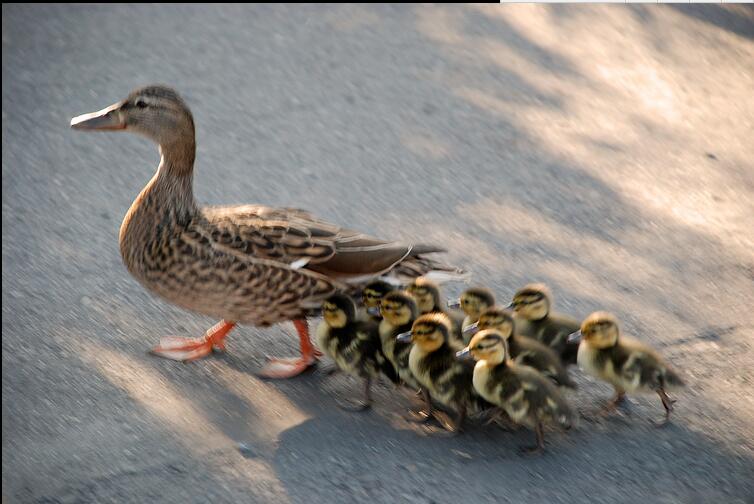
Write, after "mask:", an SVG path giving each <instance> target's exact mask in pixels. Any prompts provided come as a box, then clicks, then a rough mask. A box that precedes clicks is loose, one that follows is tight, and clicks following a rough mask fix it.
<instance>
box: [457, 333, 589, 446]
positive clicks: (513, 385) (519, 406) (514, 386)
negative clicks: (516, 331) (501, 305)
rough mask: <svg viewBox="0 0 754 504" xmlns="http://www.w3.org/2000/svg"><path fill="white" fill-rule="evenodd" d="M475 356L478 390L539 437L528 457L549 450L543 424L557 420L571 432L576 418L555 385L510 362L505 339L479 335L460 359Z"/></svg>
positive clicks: (537, 374) (474, 379)
mask: <svg viewBox="0 0 754 504" xmlns="http://www.w3.org/2000/svg"><path fill="white" fill-rule="evenodd" d="M468 354H471V356H472V357H473V358H474V359H475V360H476V361H477V363H476V366H474V375H473V384H474V390H475V391H476V392H477V393H478V394H479V395H480V396H482V397H483V398H484V399H486V400H487V401H489V402H490V403H492V404H495V405H497V406H499V407H501V408H503V410H505V412H506V413H507V414H508V416H509V417H510V418H511V419H512V420H513V421H514V422H516V423H519V424H521V425H524V426H525V427H528V428H529V429H532V430H534V431H535V432H536V434H537V445H536V446H533V447H526V448H523V451H525V452H527V453H542V452H544V449H545V439H544V431H543V428H542V423H543V422H544V421H545V420H553V421H555V422H557V423H558V424H560V425H561V426H563V427H564V428H566V429H567V428H570V427H571V426H572V425H573V423H574V421H575V415H574V411H573V409H572V408H571V407H570V405H569V404H568V403H567V402H566V401H565V399H563V397H562V396H561V395H560V392H559V391H558V389H557V388H556V387H555V385H553V384H552V382H550V380H548V379H547V378H545V377H544V376H543V375H542V374H541V373H539V372H538V371H536V370H535V369H533V368H531V367H529V366H520V365H518V364H516V363H515V362H512V361H511V360H510V359H509V358H508V350H507V348H506V344H505V337H504V336H503V335H502V334H501V333H500V332H499V331H496V330H494V329H486V330H484V331H480V332H478V333H477V334H476V335H474V337H473V338H471V343H469V346H467V347H466V348H465V349H463V350H462V351H460V352H458V356H459V357H465V356H466V355H468Z"/></svg>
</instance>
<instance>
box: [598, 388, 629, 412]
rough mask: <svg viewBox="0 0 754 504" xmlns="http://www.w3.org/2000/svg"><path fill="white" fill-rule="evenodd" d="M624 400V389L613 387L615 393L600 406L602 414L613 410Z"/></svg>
mask: <svg viewBox="0 0 754 504" xmlns="http://www.w3.org/2000/svg"><path fill="white" fill-rule="evenodd" d="M625 400H626V391H625V390H623V389H618V388H616V389H615V395H614V396H613V398H612V399H610V401H609V402H608V403H607V404H606V405H605V407H604V408H602V414H603V415H608V414H610V413H612V412H614V411H615V410H616V409H617V408H618V407H619V406H620V405H621V404H623V403H624V402H625Z"/></svg>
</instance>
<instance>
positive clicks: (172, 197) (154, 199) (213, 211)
mask: <svg viewBox="0 0 754 504" xmlns="http://www.w3.org/2000/svg"><path fill="white" fill-rule="evenodd" d="M71 127H72V128H74V129H78V130H125V131H132V132H135V133H140V134H142V135H145V136H146V137H148V138H150V139H151V140H153V141H155V142H156V143H157V144H159V147H160V154H161V160H160V165H159V167H158V168H157V173H156V174H155V175H154V177H153V178H152V180H150V181H149V183H148V184H147V185H146V187H145V188H144V189H143V190H142V191H141V193H140V194H139V195H138V196H137V198H136V200H135V201H134V202H133V204H132V205H131V208H130V209H129V210H128V213H127V214H126V217H125V219H124V220H123V224H122V225H121V228H120V236H119V241H120V251H121V255H122V257H123V261H124V263H125V264H126V267H127V268H128V271H129V272H130V273H131V274H132V275H133V276H134V277H135V278H136V279H137V280H138V281H139V282H140V283H141V284H142V285H143V286H144V287H146V288H147V289H148V290H149V291H151V292H153V293H155V294H157V295H159V296H161V297H162V298H164V299H166V300H168V301H170V302H172V303H174V304H176V305H178V306H181V307H183V308H186V309H189V310H192V311H195V312H198V313H202V314H205V315H209V316H212V317H217V318H220V319H222V322H220V323H219V324H217V325H216V326H214V327H213V328H211V329H210V330H208V331H207V332H206V334H205V335H204V336H203V337H201V338H176V337H172V338H163V339H162V340H161V341H160V344H159V345H158V346H157V347H156V348H155V349H154V353H156V354H157V355H160V356H162V357H167V358H170V359H175V360H182V361H188V360H193V359H197V358H200V357H203V356H206V355H207V354H209V353H210V352H211V351H212V350H213V348H217V349H224V339H225V337H226V335H227V334H228V332H229V331H230V330H231V329H232V328H233V327H234V325H235V324H236V323H247V324H252V325H257V326H270V325H272V324H275V323H278V322H283V321H289V320H290V321H293V322H294V325H295V327H296V329H297V332H298V335H299V339H300V345H301V356H300V357H297V358H290V359H271V361H270V362H269V363H268V365H267V366H265V369H264V370H263V371H262V373H261V374H262V375H263V376H267V377H275V378H283V377H290V376H295V375H297V374H299V373H301V372H302V371H304V370H305V369H306V368H307V367H308V366H310V365H312V364H313V363H314V362H315V361H316V359H317V357H318V356H319V355H320V354H319V352H318V351H317V350H315V348H314V347H313V346H312V344H311V342H310V339H309V331H308V324H307V322H306V317H307V316H308V315H310V314H312V313H313V311H314V310H318V309H319V308H320V307H321V305H322V302H323V301H324V300H325V299H326V298H328V297H329V296H331V295H332V294H333V293H335V292H337V291H345V290H350V289H352V288H353V287H354V286H361V285H362V284H363V283H365V282H367V281H369V280H372V279H374V278H376V277H379V276H381V275H388V274H390V275H392V276H396V277H398V278H402V279H404V280H405V281H410V279H411V278H414V277H416V276H417V275H421V274H425V273H427V272H428V271H430V270H435V269H437V270H442V271H450V272H453V271H454V270H453V268H449V267H446V266H443V265H441V264H439V263H436V262H434V261H432V260H431V259H428V258H426V257H422V254H426V253H430V252H441V251H443V250H442V249H441V248H439V247H433V246H421V245H414V246H412V245H404V244H399V243H395V242H389V241H384V240H380V239H377V238H373V237H370V236H366V235H364V234H362V233H360V232H357V231H352V230H349V229H344V228H342V227H340V226H337V225H334V224H330V223H328V222H325V221H323V220H320V219H318V218H316V217H314V216H312V215H311V214H310V213H308V212H306V211H304V210H299V209H294V208H270V207H266V206H261V205H240V206H221V207H200V206H199V205H198V204H197V202H196V200H195V199H194V193H193V188H192V180H193V171H194V157H195V151H196V148H195V140H194V120H193V117H192V115H191V111H190V110H189V108H188V106H187V105H186V103H185V102H184V101H183V100H182V99H181V98H180V96H179V95H178V94H177V93H176V92H175V91H174V90H172V89H170V88H168V87H165V86H160V85H154V86H148V87H144V88H141V89H137V90H135V91H133V92H131V94H129V95H128V97H127V98H126V99H125V100H123V101H120V102H118V103H115V104H114V105H111V106H110V107H107V108H105V109H103V110H100V111H99V112H94V113H91V114H85V115H81V116H78V117H75V118H73V119H72V120H71Z"/></svg>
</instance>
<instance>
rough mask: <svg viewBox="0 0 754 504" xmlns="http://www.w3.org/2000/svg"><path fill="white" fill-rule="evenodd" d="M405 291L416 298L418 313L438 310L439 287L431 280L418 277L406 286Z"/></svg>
mask: <svg viewBox="0 0 754 504" xmlns="http://www.w3.org/2000/svg"><path fill="white" fill-rule="evenodd" d="M406 291H408V293H409V294H411V295H412V296H414V298H415V299H416V304H417V306H419V313H429V312H431V311H436V310H439V308H440V287H438V286H437V284H436V283H434V282H433V281H431V280H427V279H426V278H422V277H419V278H417V279H416V280H414V281H413V282H412V283H411V284H410V285H409V286H408V287H407V288H406Z"/></svg>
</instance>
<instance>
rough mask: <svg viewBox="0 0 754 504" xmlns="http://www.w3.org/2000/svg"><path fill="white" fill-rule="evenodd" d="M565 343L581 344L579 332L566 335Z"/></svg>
mask: <svg viewBox="0 0 754 504" xmlns="http://www.w3.org/2000/svg"><path fill="white" fill-rule="evenodd" d="M566 342H567V343H580V342H581V331H576V332H574V333H571V334H569V335H568V338H567V339H566Z"/></svg>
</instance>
